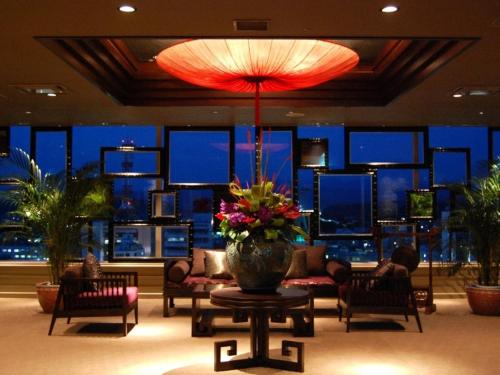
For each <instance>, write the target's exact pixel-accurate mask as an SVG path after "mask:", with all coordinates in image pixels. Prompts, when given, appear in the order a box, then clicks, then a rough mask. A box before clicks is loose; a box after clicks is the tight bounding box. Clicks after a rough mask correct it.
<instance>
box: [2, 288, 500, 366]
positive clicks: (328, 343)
mask: <svg viewBox="0 0 500 375" xmlns="http://www.w3.org/2000/svg"><path fill="white" fill-rule="evenodd" d="M186 302H188V301H186ZM436 302H437V312H436V313H434V314H431V315H425V314H421V318H422V324H423V328H424V333H422V334H421V333H418V330H417V325H416V323H415V320H414V319H413V318H412V317H410V322H409V323H406V322H405V321H404V317H394V320H387V317H385V318H384V319H382V320H380V319H376V318H375V319H374V318H373V317H370V316H363V317H360V318H358V319H354V320H353V321H355V322H359V323H358V324H357V325H355V326H354V327H353V331H352V332H351V333H345V324H344V323H339V322H338V321H337V319H335V318H334V317H319V318H317V319H316V321H315V325H316V336H315V337H308V338H297V339H296V338H293V337H291V335H290V334H288V333H283V332H275V333H272V334H271V340H270V345H271V348H278V347H279V345H280V340H281V339H283V338H287V339H291V340H299V341H303V342H304V343H305V359H306V365H305V373H306V374H321V375H329V374H368V375H376V374H383V375H396V374H397V375H400V374H401V375H407V374H418V375H424V374H432V375H441V374H457V375H458V374H471V375H472V374H474V375H480V374H485V375H486V374H491V375H493V374H498V373H500V354H499V348H500V317H481V316H476V315H472V314H471V313H470V312H469V309H468V306H467V302H466V301H465V300H463V299H454V300H437V301H436ZM161 307H162V302H161V300H159V299H146V300H141V301H140V318H139V319H140V320H139V325H137V326H135V327H133V328H132V330H131V331H130V333H129V335H128V336H127V337H121V336H120V333H119V331H118V330H119V329H120V328H119V326H118V325H116V324H91V325H89V324H88V323H91V322H99V323H118V322H119V318H118V317H117V318H102V319H99V318H79V319H74V322H72V323H71V324H70V325H66V322H65V320H64V319H60V320H58V322H57V323H56V327H55V330H54V334H53V336H50V337H49V336H47V331H48V328H49V321H50V316H49V315H45V314H42V313H41V312H40V308H39V307H38V302H37V300H35V299H8V298H4V299H0V347H1V349H0V373H1V374H6V375H16V374H29V375H39V374H51V375H57V374H74V375H77V374H93V375H97V374H113V375H114V374H148V375H156V374H158V375H162V374H165V375H167V374H179V375H181V374H182V375H189V374H195V375H203V374H211V373H213V343H214V341H217V340H227V339H229V338H232V337H235V338H237V339H238V352H239V353H242V354H245V353H246V352H248V350H249V347H248V335H249V334H248V332H219V333H218V334H216V335H215V336H214V337H209V338H191V336H190V335H191V323H190V317H189V316H187V315H178V316H174V317H171V318H163V317H162V311H161ZM130 319H133V315H130ZM224 319H227V318H221V319H219V320H218V322H217V323H219V324H220V323H223V324H225V323H227V324H229V320H224ZM374 321H378V322H380V324H373V322H374ZM271 354H272V355H273V356H279V351H278V350H275V349H272V350H271ZM225 373H226V374H228V375H230V374H239V373H243V374H281V373H289V372H286V371H279V370H273V369H266V368H251V369H247V370H241V371H228V372H225Z"/></svg>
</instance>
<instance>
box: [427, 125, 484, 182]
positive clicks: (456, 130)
mask: <svg viewBox="0 0 500 375" xmlns="http://www.w3.org/2000/svg"><path fill="white" fill-rule="evenodd" d="M487 137H488V129H487V128H486V127H481V126H431V127H429V147H445V148H448V147H449V148H457V147H458V148H468V149H470V158H471V159H470V160H471V176H477V177H481V176H486V175H487V173H488V168H487V160H488V138H487ZM462 165H463V164H459V167H460V168H461V167H462Z"/></svg>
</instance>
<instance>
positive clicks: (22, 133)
mask: <svg viewBox="0 0 500 375" xmlns="http://www.w3.org/2000/svg"><path fill="white" fill-rule="evenodd" d="M9 147H10V148H11V149H16V148H18V149H21V150H23V151H24V152H26V153H28V154H29V153H30V149H31V148H30V127H29V126H11V127H10V145H9ZM13 177H18V178H26V177H28V175H27V174H26V173H25V171H24V170H21V169H19V168H17V167H16V166H15V164H13V163H11V162H10V161H9V159H8V158H6V157H0V183H1V181H2V180H4V181H5V180H8V179H10V178H13Z"/></svg>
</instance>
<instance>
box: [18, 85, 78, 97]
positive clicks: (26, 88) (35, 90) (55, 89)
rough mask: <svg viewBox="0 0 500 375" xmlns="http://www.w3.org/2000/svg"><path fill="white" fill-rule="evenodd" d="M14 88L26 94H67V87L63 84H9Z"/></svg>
mask: <svg viewBox="0 0 500 375" xmlns="http://www.w3.org/2000/svg"><path fill="white" fill-rule="evenodd" d="M9 86H10V87H13V88H15V89H16V90H17V91H19V92H21V93H23V94H28V95H45V96H47V95H49V96H51V95H62V94H67V93H68V89H67V88H66V87H64V86H63V85H59V84H40V85H39V84H35V85H33V84H20V85H9Z"/></svg>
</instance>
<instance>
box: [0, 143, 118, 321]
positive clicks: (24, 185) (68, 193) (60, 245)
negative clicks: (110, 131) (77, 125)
mask: <svg viewBox="0 0 500 375" xmlns="http://www.w3.org/2000/svg"><path fill="white" fill-rule="evenodd" d="M10 160H11V162H12V163H14V164H15V165H16V167H17V168H19V169H21V170H23V171H24V172H25V173H24V177H14V178H13V179H12V180H13V182H14V183H15V184H16V185H17V188H16V189H14V190H11V191H8V192H4V194H3V195H2V199H3V200H4V202H5V203H7V204H8V205H10V206H11V207H12V208H13V211H12V212H11V216H12V217H14V218H15V220H16V223H17V224H19V225H20V231H21V232H23V233H27V234H29V235H30V236H32V237H34V238H41V239H42V241H43V245H44V250H45V252H46V258H47V260H48V264H49V270H50V282H45V283H40V284H38V285H37V287H38V290H37V294H38V295H39V299H40V298H41V299H40V304H41V305H42V308H43V309H44V311H45V312H50V309H51V307H52V308H53V305H54V303H55V296H56V294H57V288H58V287H57V285H58V283H59V280H60V277H61V275H62V273H63V272H64V269H65V267H66V265H67V263H68V261H69V259H70V258H72V257H74V256H76V255H77V254H78V253H79V252H80V251H81V249H82V248H83V247H84V246H86V245H90V244H85V243H84V238H85V236H83V237H82V233H86V231H84V229H85V227H86V226H87V225H88V223H89V220H90V219H94V218H105V217H107V216H109V214H110V213H111V206H110V205H109V203H108V202H109V199H108V198H109V184H108V183H107V182H106V181H105V180H104V179H102V178H100V177H97V178H96V177H95V176H96V171H97V165H96V164H88V165H86V166H84V167H83V168H81V169H79V170H78V171H77V172H76V173H75V175H74V176H73V177H70V178H66V176H65V175H63V174H61V175H50V174H45V175H44V174H42V172H41V170H40V168H39V167H38V165H37V164H36V163H35V161H34V160H31V159H30V157H29V155H28V154H27V153H26V152H24V151H22V150H19V149H16V150H13V151H12V152H11V156H10ZM53 289H55V292H54V290H53ZM47 295H49V297H48V300H47V301H43V299H44V297H47ZM51 300H53V302H52V305H51Z"/></svg>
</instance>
